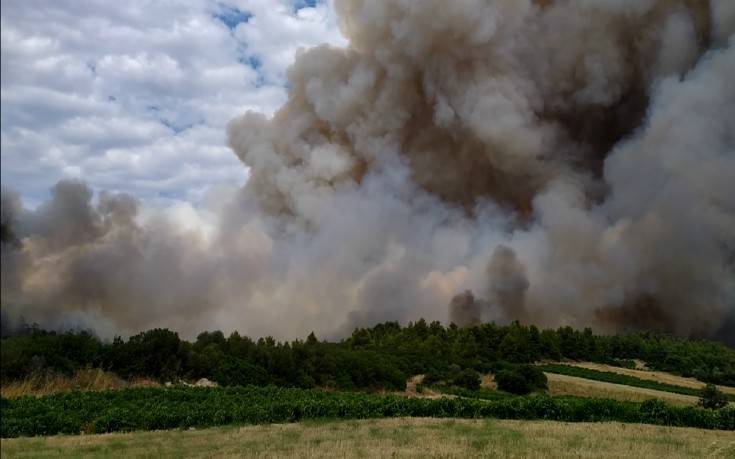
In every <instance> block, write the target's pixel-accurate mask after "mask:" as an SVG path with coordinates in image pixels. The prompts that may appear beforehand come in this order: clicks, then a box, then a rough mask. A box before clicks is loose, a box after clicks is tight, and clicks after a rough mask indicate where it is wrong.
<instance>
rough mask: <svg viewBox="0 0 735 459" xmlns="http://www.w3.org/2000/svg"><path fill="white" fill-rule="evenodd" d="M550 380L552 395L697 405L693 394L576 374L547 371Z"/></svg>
mask: <svg viewBox="0 0 735 459" xmlns="http://www.w3.org/2000/svg"><path fill="white" fill-rule="evenodd" d="M545 374H546V377H547V378H548V380H549V394H551V395H578V396H581V397H597V398H611V399H614V400H630V401H633V402H642V401H645V400H649V399H652V398H657V399H661V400H663V401H665V402H668V403H671V404H674V405H679V406H687V405H696V404H697V400H698V399H697V397H693V396H691V395H681V394H674V393H671V392H663V391H659V390H653V389H645V388H642V387H633V386H625V385H623V384H613V383H609V382H603V381H594V380H592V379H584V378H578V377H575V376H566V375H558V374H554V373H545Z"/></svg>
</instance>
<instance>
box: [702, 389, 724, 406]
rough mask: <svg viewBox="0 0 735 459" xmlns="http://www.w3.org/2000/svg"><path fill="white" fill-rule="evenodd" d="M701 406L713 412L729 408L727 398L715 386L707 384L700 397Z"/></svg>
mask: <svg viewBox="0 0 735 459" xmlns="http://www.w3.org/2000/svg"><path fill="white" fill-rule="evenodd" d="M699 406H701V407H703V408H708V409H711V410H718V409H720V408H724V407H725V406H727V396H726V395H725V394H724V393H722V391H720V390H719V389H717V386H715V385H714V384H707V385H706V386H704V388H703V389H702V393H701V395H700V397H699Z"/></svg>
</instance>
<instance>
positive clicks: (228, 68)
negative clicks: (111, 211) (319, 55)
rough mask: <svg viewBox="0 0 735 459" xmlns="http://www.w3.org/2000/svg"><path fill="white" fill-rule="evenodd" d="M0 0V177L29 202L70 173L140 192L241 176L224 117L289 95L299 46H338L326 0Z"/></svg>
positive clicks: (176, 191) (269, 108)
mask: <svg viewBox="0 0 735 459" xmlns="http://www.w3.org/2000/svg"><path fill="white" fill-rule="evenodd" d="M311 4H312V3H311V2H304V1H301V0H300V1H296V2H287V1H283V0H279V1H271V0H242V1H217V2H215V1H210V2H207V1H203V0H198V1H188V0H177V1H173V0H170V1H156V2H146V1H143V0H140V1H126V2H108V1H102V0H87V1H76V0H74V1H72V0H67V1H56V2H51V3H49V2H45V1H40V0H38V1H35V0H26V1H23V2H8V3H3V8H2V18H1V21H2V23H1V26H2V90H1V93H2V95H1V97H2V133H1V137H2V182H3V185H4V186H9V187H11V188H14V189H16V190H18V191H20V192H21V194H23V195H24V196H25V197H26V199H27V200H28V201H29V202H31V203H33V202H38V201H39V200H41V199H42V198H43V197H44V196H45V195H46V193H47V190H48V188H49V186H50V185H51V184H53V183H55V182H56V181H57V180H59V179H60V178H63V177H76V178H81V179H83V180H85V181H87V182H89V183H90V184H91V185H92V186H93V187H95V188H98V189H109V190H115V191H126V192H129V193H131V194H134V195H136V196H138V197H140V198H142V199H144V200H161V199H163V200H170V199H182V200H192V201H197V200H198V199H200V197H201V196H202V195H203V194H204V192H205V190H206V189H207V188H209V187H210V186H213V185H219V184H224V183H243V182H244V180H245V179H246V177H247V170H246V168H245V167H244V166H243V165H242V164H240V163H239V161H238V160H237V159H236V157H235V155H234V154H233V153H232V152H230V151H229V149H228V148H227V147H226V146H225V133H224V126H225V124H226V123H227V122H228V121H229V120H230V119H231V118H233V117H234V116H236V115H238V114H240V113H242V112H244V111H245V110H257V111H261V112H265V113H272V112H273V111H275V110H276V109H277V108H278V106H280V105H281V104H282V103H283V102H284V101H285V99H286V89H285V70H286V68H287V67H288V65H290V63H291V62H292V60H293V55H294V54H295V52H296V50H297V49H298V48H300V47H306V46H313V45H316V44H319V43H323V42H329V43H333V44H336V45H343V44H344V39H343V38H342V37H341V36H340V34H339V32H338V30H337V27H336V20H335V18H334V12H333V8H332V6H331V4H329V3H324V2H317V3H316V4H314V5H313V6H309V5H311Z"/></svg>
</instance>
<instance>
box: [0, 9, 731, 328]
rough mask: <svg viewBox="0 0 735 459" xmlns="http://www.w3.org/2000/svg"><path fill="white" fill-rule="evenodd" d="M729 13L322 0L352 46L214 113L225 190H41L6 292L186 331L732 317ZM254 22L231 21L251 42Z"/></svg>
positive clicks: (612, 323)
mask: <svg viewBox="0 0 735 459" xmlns="http://www.w3.org/2000/svg"><path fill="white" fill-rule="evenodd" d="M725 5H726V3H723V2H719V1H712V2H700V1H693V0H692V1H684V0H647V1H640V0H636V1H632V0H631V1H628V0H615V1H601V2H588V1H582V0H556V1H554V0H535V1H531V0H497V1H493V2H481V1H477V0H461V1H456V2H453V3H452V8H446V3H445V2H442V1H429V0H427V1H421V2H410V1H405V0H384V1H372V0H370V1H368V0H340V1H337V2H336V4H335V9H336V12H337V15H338V16H337V19H336V22H337V23H338V24H339V27H340V30H341V32H342V34H343V35H344V36H345V37H346V39H347V40H349V45H348V46H346V47H339V46H332V45H320V46H316V47H312V48H310V49H308V50H303V51H299V52H297V53H296V58H295V62H294V63H293V65H292V66H291V67H289V68H288V70H287V71H286V73H285V74H286V77H287V82H288V83H287V84H288V87H289V92H288V98H287V99H286V100H285V102H284V104H283V105H282V106H281V107H280V108H278V109H277V110H276V111H275V112H273V113H272V114H270V113H267V111H266V113H261V112H257V111H249V112H247V113H245V114H244V115H241V116H239V117H237V118H236V119H234V120H233V121H232V122H231V123H230V124H229V126H228V129H227V138H228V142H229V145H230V147H231V148H232V150H233V151H234V153H235V155H236V156H237V158H239V159H240V160H241V161H242V163H243V164H244V165H243V166H242V167H243V168H245V167H247V168H248V169H249V171H250V177H249V179H248V181H247V184H246V185H245V186H244V187H243V188H242V189H237V188H236V187H229V188H228V187H220V188H218V189H215V190H212V191H211V192H210V193H208V194H206V195H205V196H204V197H203V198H202V205H201V206H198V207H193V206H190V205H179V206H173V207H168V208H166V209H158V210H156V209H154V208H153V207H151V206H150V205H146V206H143V207H141V206H140V205H138V204H136V203H135V201H134V200H132V199H131V198H129V197H125V196H121V195H116V194H100V195H99V197H98V198H97V199H94V198H93V197H92V193H91V191H90V190H89V188H88V187H86V186H85V185H83V184H81V183H77V182H62V183H60V184H58V185H57V186H56V187H55V188H54V191H53V193H52V197H51V199H50V200H49V201H48V202H46V203H45V204H42V205H41V206H40V207H38V209H37V210H36V211H29V210H22V209H21V210H20V211H19V213H20V214H22V215H23V217H22V218H20V219H19V223H18V228H19V229H23V228H25V229H23V230H22V231H21V233H20V234H21V236H22V238H23V246H22V249H20V250H13V251H12V254H11V255H4V257H8V259H11V258H10V257H12V260H13V261H12V262H7V263H6V258H4V259H3V276H4V277H3V302H4V303H3V307H4V308H14V309H15V310H16V311H17V312H18V313H19V312H21V311H22V312H24V313H25V314H26V315H28V316H33V318H35V317H54V316H56V317H58V318H59V319H60V318H63V317H75V318H77V319H79V318H80V317H81V318H83V319H84V320H86V321H87V322H92V323H105V324H108V326H109V327H110V329H116V330H137V329H140V328H147V327H151V326H172V327H174V328H176V329H178V330H180V331H182V332H184V333H185V334H193V333H195V332H197V331H199V330H201V329H203V328H210V327H216V328H223V329H225V330H232V329H239V330H240V331H243V332H245V333H247V334H252V335H263V334H273V335H276V336H278V337H294V336H300V335H303V333H304V332H305V331H306V330H315V331H316V332H317V333H318V334H319V335H320V336H330V335H331V336H333V335H339V334H344V333H346V332H348V331H349V330H350V329H351V328H352V327H354V326H356V325H369V324H372V323H375V322H376V321H382V320H397V321H402V322H405V321H408V320H415V319H418V318H421V317H423V318H426V319H427V320H442V321H445V322H446V321H449V320H452V321H456V322H458V324H459V325H471V324H473V323H476V322H477V321H480V320H496V321H500V322H507V321H510V320H515V319H519V320H522V321H524V322H533V323H536V324H539V325H543V326H558V325H575V326H592V327H594V328H595V329H597V330H600V331H608V332H618V331H625V330H630V329H636V328H645V329H659V330H665V331H669V332H674V333H678V334H682V335H697V336H716V335H717V334H718V333H723V329H724V327H727V326H728V325H725V324H728V323H730V324H731V323H732V322H731V320H732V317H733V315H734V314H735V280H734V279H735V262H734V261H733V260H734V259H735V257H734V256H733V253H735V201H734V200H733V198H732V197H733V196H735V188H734V187H735V182H733V180H732V177H733V176H734V175H735V156H734V155H733V154H734V152H735V137H733V134H732V133H733V132H735V125H734V124H733V123H734V121H733V120H735V93H734V92H733V89H734V87H733V85H732V84H730V83H729V81H730V79H731V77H732V75H733V74H735V42H734V41H733V40H734V39H733V38H732V34H733V32H735V29H733V28H732V25H733V24H734V23H735V22H733V20H732V17H731V15H732V13H733V12H735V11H734V10H732V9H731V8H729V7H727V6H725ZM242 8H243V9H244V8H245V7H244V6H243V7H242ZM275 10H276V11H280V10H278V9H277V8H276V9H275ZM288 11H292V10H288ZM319 11H320V10H319V8H317V9H315V11H313V12H310V13H309V14H311V15H318V14H320V13H319ZM322 11H323V14H327V13H326V11H327V10H322ZM289 14H291V13H289ZM293 14H294V16H293V17H294V18H298V17H300V16H299V15H303V16H308V15H307V14H306V13H299V12H298V11H297V12H295V13H293ZM308 17H312V16H308ZM250 24H251V20H248V22H247V24H237V25H235V26H234V27H232V31H233V32H232V33H233V34H234V35H236V36H237V35H241V36H247V37H249V39H251V42H257V40H256V39H255V38H254V37H255V35H253V34H252V33H251V32H249V31H248V30H247V27H250ZM252 24H257V22H256V21H252ZM305 27H306V26H305ZM227 29H228V30H230V27H227ZM248 34H250V35H248ZM727 37H729V38H727ZM39 46H41V45H39ZM245 52H246V55H253V56H257V53H252V50H250V51H248V50H246V51H245ZM273 59H274V60H273V61H272V62H271V63H270V64H266V63H265V61H262V62H263V64H262V65H263V66H264V67H265V66H270V65H272V66H273V68H277V67H278V64H276V62H277V61H278V58H277V56H276V57H274V58H273ZM273 75H276V76H275V77H274V76H273ZM277 75H278V72H277V71H275V70H267V71H265V72H264V78H266V79H268V78H277ZM174 77H175V72H174ZM172 85H174V83H172ZM171 90H172V91H173V90H175V88H173V89H171ZM191 131H193V129H191ZM72 132H73V131H72ZM142 132H145V131H142ZM187 132H188V131H187ZM104 137H105V136H104V135H102V136H101V137H100V138H101V139H102V138H104ZM100 141H103V140H100ZM119 158H120V160H122V161H125V160H127V159H128V157H127V156H126V155H122V154H121V155H120V156H119ZM144 165H145V164H144ZM146 167H147V166H146ZM223 181H226V180H223ZM4 202H5V201H4ZM8 202H14V201H12V199H9V200H8ZM5 253H6V252H4V254H5ZM6 266H7V267H8V268H6ZM6 298H8V299H9V300H7V301H6ZM59 319H54V320H59ZM49 320H52V319H49ZM79 320H81V319H79ZM728 320H730V322H728Z"/></svg>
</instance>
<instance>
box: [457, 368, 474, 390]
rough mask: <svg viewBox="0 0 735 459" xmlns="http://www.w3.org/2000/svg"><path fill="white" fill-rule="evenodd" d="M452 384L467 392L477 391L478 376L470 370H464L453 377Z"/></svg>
mask: <svg viewBox="0 0 735 459" xmlns="http://www.w3.org/2000/svg"><path fill="white" fill-rule="evenodd" d="M453 384H454V385H455V386H457V387H462V388H464V389H469V390H478V389H479V388H480V375H479V374H478V373H477V372H476V371H475V370H473V369H471V368H465V369H464V370H462V371H460V372H459V374H457V376H455V378H454V381H453Z"/></svg>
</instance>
